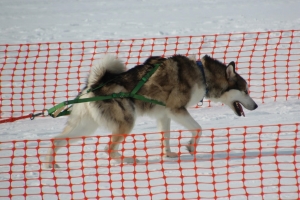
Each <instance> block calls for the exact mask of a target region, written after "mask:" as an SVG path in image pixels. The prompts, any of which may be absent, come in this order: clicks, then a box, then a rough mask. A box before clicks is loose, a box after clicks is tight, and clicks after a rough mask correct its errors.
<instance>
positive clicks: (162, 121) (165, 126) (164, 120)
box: [157, 115, 178, 158]
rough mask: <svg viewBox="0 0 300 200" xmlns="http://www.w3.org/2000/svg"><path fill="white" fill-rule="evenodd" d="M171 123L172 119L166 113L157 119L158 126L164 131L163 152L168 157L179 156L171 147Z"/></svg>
mask: <svg viewBox="0 0 300 200" xmlns="http://www.w3.org/2000/svg"><path fill="white" fill-rule="evenodd" d="M170 123H171V119H170V118H169V117H168V116H166V115H164V116H163V117H161V118H159V119H157V127H158V130H159V131H160V132H162V135H161V136H162V145H163V152H164V154H165V156H167V157H171V158H174V157H178V154H177V153H175V152H172V151H171V149H170Z"/></svg>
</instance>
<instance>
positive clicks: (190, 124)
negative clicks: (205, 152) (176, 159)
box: [169, 107, 202, 154]
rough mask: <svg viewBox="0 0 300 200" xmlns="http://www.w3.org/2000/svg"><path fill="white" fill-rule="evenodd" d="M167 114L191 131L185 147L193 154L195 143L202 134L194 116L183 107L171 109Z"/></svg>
mask: <svg viewBox="0 0 300 200" xmlns="http://www.w3.org/2000/svg"><path fill="white" fill-rule="evenodd" d="M169 116H170V118H171V119H172V120H174V121H175V122H177V123H179V124H181V125H182V126H184V127H185V128H186V129H188V130H190V131H191V133H192V138H191V140H190V142H189V144H188V145H187V146H186V147H187V150H188V151H189V152H190V153H191V154H195V153H196V147H197V144H198V142H199V140H200V137H201V134H202V130H201V126H200V125H199V124H198V123H197V122H196V121H195V120H194V118H193V117H192V116H191V115H190V114H189V112H188V111H187V110H186V108H184V107H182V108H179V109H172V110H171V111H170V112H169Z"/></svg>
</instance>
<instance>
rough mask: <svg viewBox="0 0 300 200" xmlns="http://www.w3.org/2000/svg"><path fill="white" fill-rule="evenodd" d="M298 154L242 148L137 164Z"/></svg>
mask: <svg viewBox="0 0 300 200" xmlns="http://www.w3.org/2000/svg"><path fill="white" fill-rule="evenodd" d="M295 154H296V155H298V154H300V150H289V149H280V150H278V149H277V150H275V149H274V150H269V149H268V150H265V151H264V150H262V151H259V150H257V151H255V150H252V151H242V150H232V151H230V152H226V151H225V152H214V153H213V154H212V153H209V152H208V153H198V154H196V155H194V156H193V155H190V154H184V155H181V156H179V157H177V158H167V157H163V158H158V157H155V158H151V157H150V158H149V159H148V160H145V159H140V160H139V162H138V164H155V163H170V164H171V163H174V164H175V163H180V162H190V161H193V162H195V161H196V162H201V161H203V162H205V161H225V160H231V161H232V160H242V159H256V158H258V157H266V158H267V157H274V156H275V157H276V156H289V155H295ZM286 158H287V159H288V157H286Z"/></svg>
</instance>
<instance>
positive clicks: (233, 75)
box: [201, 56, 257, 116]
mask: <svg viewBox="0 0 300 200" xmlns="http://www.w3.org/2000/svg"><path fill="white" fill-rule="evenodd" d="M201 61H202V63H203V65H204V68H205V76H206V79H207V86H208V93H207V97H208V98H209V99H211V100H212V101H216V102H221V103H223V104H225V105H227V106H228V107H229V108H231V109H232V110H233V111H234V113H235V114H236V115H238V116H242V115H243V116H245V114H244V111H243V107H245V108H246V109H248V110H255V109H256V108H257V104H256V103H255V102H254V100H253V99H252V98H251V97H250V96H249V90H248V85H247V82H246V81H245V79H243V78H242V77H241V76H240V75H239V74H238V73H237V72H236V70H235V63H234V62H230V63H229V64H228V65H227V66H226V65H224V64H223V63H221V62H219V61H217V60H215V59H212V58H210V57H209V56H204V57H203V58H202V59H201ZM241 105H243V107H242V106H241Z"/></svg>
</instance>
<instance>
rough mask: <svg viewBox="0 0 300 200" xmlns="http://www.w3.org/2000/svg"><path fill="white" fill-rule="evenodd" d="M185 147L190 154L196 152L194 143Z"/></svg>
mask: <svg viewBox="0 0 300 200" xmlns="http://www.w3.org/2000/svg"><path fill="white" fill-rule="evenodd" d="M185 147H186V149H187V150H188V152H190V154H192V155H193V154H195V153H196V148H195V146H194V145H191V144H188V145H186V146H185Z"/></svg>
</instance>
